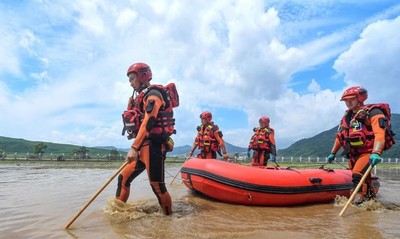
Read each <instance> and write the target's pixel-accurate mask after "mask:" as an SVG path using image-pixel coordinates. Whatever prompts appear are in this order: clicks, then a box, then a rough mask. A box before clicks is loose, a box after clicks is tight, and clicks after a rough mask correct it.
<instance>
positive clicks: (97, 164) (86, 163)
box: [0, 158, 400, 169]
mask: <svg viewBox="0 0 400 239" xmlns="http://www.w3.org/2000/svg"><path fill="white" fill-rule="evenodd" d="M184 162H185V158H182V159H177V158H167V159H166V160H165V163H166V164H167V165H178V166H181V165H182V164H183V163H184ZM123 163H124V161H123V160H64V161H57V160H45V159H42V160H31V159H30V160H26V159H2V160H0V167H1V166H3V165H6V166H29V167H40V168H110V169H112V168H119V167H120V166H121V165H122V164H123ZM231 163H239V164H241V165H247V166H248V162H234V161H232V162H231ZM278 165H279V166H280V167H292V168H318V167H321V166H324V167H325V168H333V169H343V168H346V167H347V163H332V164H329V163H303V162H302V163H300V162H278V163H277V164H273V163H270V164H269V165H268V166H274V167H275V166H278ZM377 168H400V164H396V163H380V164H378V165H377Z"/></svg>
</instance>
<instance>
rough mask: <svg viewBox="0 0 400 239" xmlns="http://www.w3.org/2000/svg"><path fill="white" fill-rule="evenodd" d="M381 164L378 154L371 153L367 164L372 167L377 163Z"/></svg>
mask: <svg viewBox="0 0 400 239" xmlns="http://www.w3.org/2000/svg"><path fill="white" fill-rule="evenodd" d="M380 162H382V158H381V156H380V155H379V154H377V153H372V154H371V155H370V156H369V164H371V165H372V166H375V165H377V164H378V163H380Z"/></svg>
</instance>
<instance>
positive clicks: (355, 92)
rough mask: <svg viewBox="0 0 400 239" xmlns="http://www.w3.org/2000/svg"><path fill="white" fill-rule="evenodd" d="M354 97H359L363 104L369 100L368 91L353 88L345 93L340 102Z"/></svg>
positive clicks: (361, 88) (356, 87)
mask: <svg viewBox="0 0 400 239" xmlns="http://www.w3.org/2000/svg"><path fill="white" fill-rule="evenodd" d="M353 97H357V100H358V102H361V103H363V102H364V101H365V100H366V99H367V98H368V91H367V90H366V89H365V88H363V87H361V86H353V87H350V88H348V89H347V90H345V91H344V92H343V95H342V98H340V100H341V101H342V100H346V99H350V98H353Z"/></svg>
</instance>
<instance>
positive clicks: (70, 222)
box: [64, 162, 128, 229]
mask: <svg viewBox="0 0 400 239" xmlns="http://www.w3.org/2000/svg"><path fill="white" fill-rule="evenodd" d="M127 164H128V162H125V163H124V164H123V165H122V166H121V167H120V168H119V169H118V170H117V172H115V173H114V175H113V176H111V178H110V179H109V180H108V181H107V182H106V183H105V184H104V185H103V186H102V187H101V188H100V189H99V190H98V191H97V192H96V194H95V195H94V196H93V197H92V198H91V199H90V200H89V201H88V202H87V203H86V204H85V205H84V206H83V207H82V208H81V210H79V212H78V213H77V214H76V215H75V216H74V217H73V218H71V220H69V222H68V223H67V224H65V226H64V229H68V228H69V226H71V224H72V223H73V222H74V221H75V220H76V219H77V218H78V217H79V216H80V215H81V214H82V212H83V211H85V209H86V208H87V207H88V206H89V205H90V204H91V203H92V202H93V201H94V200H95V199H96V197H97V196H98V195H99V194H100V193H101V192H102V191H103V190H104V189H105V188H106V187H107V186H108V184H110V182H111V181H112V180H113V179H114V178H115V177H116V176H117V175H118V174H119V173H120V172H121V171H122V169H124V168H125V166H126V165H127Z"/></svg>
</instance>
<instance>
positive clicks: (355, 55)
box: [334, 17, 400, 112]
mask: <svg viewBox="0 0 400 239" xmlns="http://www.w3.org/2000/svg"><path fill="white" fill-rule="evenodd" d="M398 39H400V17H397V18H396V19H393V20H381V21H377V22H375V23H372V24H371V25H369V26H368V27H366V28H365V29H364V31H363V32H362V33H361V35H360V38H359V39H358V40H357V41H355V42H354V43H353V44H352V46H351V47H350V49H348V50H347V51H346V52H344V53H342V54H341V55H340V57H338V59H337V60H336V62H335V65H334V67H335V69H336V70H337V71H338V72H339V73H340V74H343V75H344V80H345V82H346V83H347V85H349V86H352V85H362V86H364V87H365V88H367V90H368V91H369V100H368V101H367V102H371V103H375V102H388V103H390V105H391V107H392V111H393V110H394V112H399V111H400V102H399V101H398V100H397V99H398V98H397V95H398V90H397V87H395V86H396V85H397V84H398V78H399V75H400V68H399V67H398V66H397V63H398V62H399V61H400V44H399V41H398Z"/></svg>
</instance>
